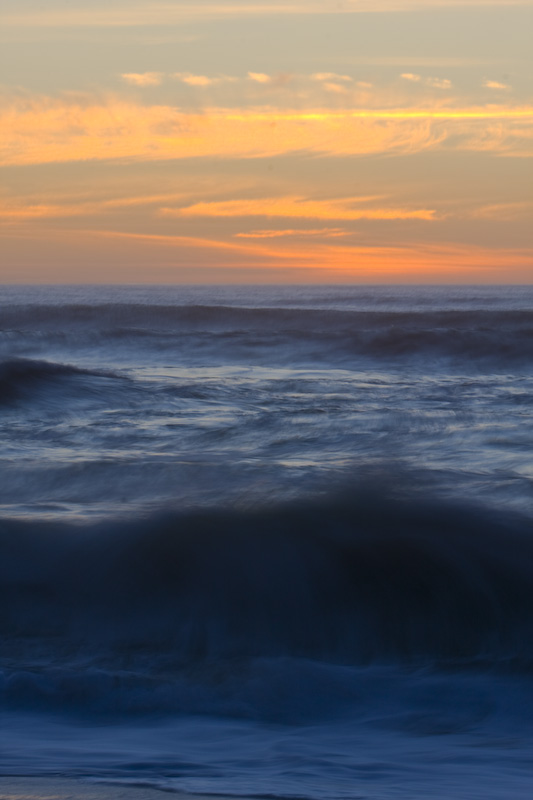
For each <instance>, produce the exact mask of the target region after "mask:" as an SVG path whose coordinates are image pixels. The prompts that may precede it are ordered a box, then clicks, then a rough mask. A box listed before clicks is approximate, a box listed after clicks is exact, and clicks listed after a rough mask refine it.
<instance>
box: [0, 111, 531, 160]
mask: <svg viewBox="0 0 533 800" xmlns="http://www.w3.org/2000/svg"><path fill="white" fill-rule="evenodd" d="M532 122H533V106H522V107H511V106H501V105H491V106H487V107H475V108H442V107H436V108H401V109H395V108H391V109H379V108H368V109H357V110H345V111H331V110H327V109H317V110H313V111H303V112H302V111H282V110H279V109H268V110H260V111H257V110H254V109H252V110H247V109H242V110H238V111H235V110H233V109H231V110H228V109H223V108H210V109H204V110H203V111H202V112H201V113H191V112H186V111H182V110H180V109H178V108H173V107H171V106H165V105H150V106H144V105H139V104H135V103H131V102H127V101H125V100H120V99H116V98H113V97H111V98H109V99H108V100H107V102H106V103H100V104H96V103H94V102H91V101H90V100H89V99H88V98H83V101H81V100H79V99H77V98H60V99H55V98H28V99H26V98H24V99H23V100H15V101H13V102H12V103H11V104H10V105H7V106H4V108H3V109H2V111H1V112H0V126H1V127H0V130H1V133H0V163H1V164H4V165H25V164H40V163H51V162H68V161H83V160H92V159H97V160H102V159H141V160H155V159H160V160H161V159H183V158H191V157H195V158H197V157H205V156H231V157H245V158H249V157H265V156H276V155H281V154H284V153H291V152H298V151H309V152H315V153H320V154H329V155H363V154H371V153H402V152H403V153H410V152H418V151H422V150H425V149H433V148H436V147H438V146H446V144H447V142H448V141H451V142H452V144H451V145H450V146H452V147H453V148H455V149H461V148H462V149H478V148H479V149H481V150H485V151H486V150H492V151H494V152H501V153H508V154H513V147H514V149H515V151H516V152H515V153H514V154H516V155H521V154H523V153H524V152H525V153H528V154H529V153H531V152H533V127H532V124H531V123H532ZM37 134H38V135H37Z"/></svg>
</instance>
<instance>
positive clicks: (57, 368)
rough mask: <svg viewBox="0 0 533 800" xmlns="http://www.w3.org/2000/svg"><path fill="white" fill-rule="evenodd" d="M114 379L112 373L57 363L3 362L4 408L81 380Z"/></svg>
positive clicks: (0, 386)
mask: <svg viewBox="0 0 533 800" xmlns="http://www.w3.org/2000/svg"><path fill="white" fill-rule="evenodd" d="M90 377H98V378H112V377H116V376H114V375H113V374H112V373H109V372H98V371H95V370H87V369H81V368H80V367H75V366H72V365H69V364H57V363H54V362H51V361H40V360H35V359H28V358H11V359H8V360H5V361H0V405H5V404H10V403H13V402H14V401H17V400H21V399H24V398H31V397H33V396H34V394H35V392H36V391H39V390H42V389H50V388H60V387H61V386H65V383H66V382H69V381H72V379H77V378H82V379H83V378H85V379H86V378H90Z"/></svg>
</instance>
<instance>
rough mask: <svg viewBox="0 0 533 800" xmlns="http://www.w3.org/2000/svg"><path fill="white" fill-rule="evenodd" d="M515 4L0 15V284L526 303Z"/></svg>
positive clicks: (521, 27)
mask: <svg viewBox="0 0 533 800" xmlns="http://www.w3.org/2000/svg"><path fill="white" fill-rule="evenodd" d="M532 30H533V0H528V1H527V2H526V1H525V0H490V1H489V0H485V1H484V2H481V0H469V1H468V0H467V1H466V2H458V0H339V1H338V2H337V1H336V0H327V2H326V0H287V1H286V2H284V3H282V2H278V0H272V2H269V1H268V0H227V1H226V0H194V2H193V0H183V2H179V1H176V0H174V2H172V0H169V1H168V2H157V0H156V2H147V1H146V0H145V2H143V1H142V0H128V2H126V1H125V0H107V2H103V1H102V0H47V2H46V3H43V2H42V0H2V4H1V9H0V229H1V237H2V242H1V245H0V282H3V283H26V282H33V283H106V282H109V283H169V284H170V283H192V284H198V283H200V284H201V283H465V284H473V283H489V284H490V283H518V284H520V283H532V282H533V225H532V222H533V48H532V47H531V31H532Z"/></svg>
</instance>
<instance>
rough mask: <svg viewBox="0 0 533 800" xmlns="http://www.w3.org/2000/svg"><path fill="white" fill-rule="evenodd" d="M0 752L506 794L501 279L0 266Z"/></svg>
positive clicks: (509, 537) (509, 729)
mask: <svg viewBox="0 0 533 800" xmlns="http://www.w3.org/2000/svg"><path fill="white" fill-rule="evenodd" d="M0 428H1V436H0V513H1V521H0V554H1V555H0V578H1V585H0V591H1V596H2V601H1V605H0V628H1V633H2V639H1V641H2V644H1V663H0V670H1V672H0V709H1V710H0V738H1V754H0V774H2V775H41V776H43V775H65V776H67V777H79V778H82V779H83V780H90V781H106V782H118V783H126V784H142V785H151V786H154V787H158V788H161V789H165V790H174V791H178V792H179V791H190V792H197V793H209V794H221V795H224V794H226V795H243V796H251V795H255V796H261V797H267V796H268V797H283V798H287V797H298V798H313V799H315V798H316V800H326V799H329V798H331V800H333V798H409V799H410V800H416V799H418V798H420V799H422V798H427V797H429V796H431V797H435V798H442V799H443V800H444V798H446V800H448V798H452V797H453V798H510V797H512V798H513V799H514V798H522V797H523V798H526V797H527V798H529V797H530V796H531V788H532V786H533V765H532V763H531V746H532V742H533V676H532V667H533V661H532V658H533V640H532V628H533V618H532V612H533V580H532V579H533V525H532V515H533V507H532V501H533V491H532V490H533V287H482V286H476V287H468V286H462V287H393V286H382V287H371V286H351V287H350V286H317V287H176V286H175V287H89V286H78V287H37V286H35V287H15V286H13V287H3V288H2V290H1V293H0Z"/></svg>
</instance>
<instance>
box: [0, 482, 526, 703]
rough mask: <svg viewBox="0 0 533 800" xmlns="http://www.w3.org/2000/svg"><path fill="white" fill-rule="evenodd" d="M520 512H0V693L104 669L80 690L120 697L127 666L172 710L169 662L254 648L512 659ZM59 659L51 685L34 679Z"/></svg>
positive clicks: (294, 653)
mask: <svg viewBox="0 0 533 800" xmlns="http://www.w3.org/2000/svg"><path fill="white" fill-rule="evenodd" d="M531 528H532V526H531V521H530V520H527V519H524V518H520V517H514V518H509V517H506V518H503V517H502V518H498V517H497V516H496V517H495V516H494V515H493V514H487V513H483V512H481V511H479V510H474V509H467V508H464V507H453V506H447V505H443V504H442V503H430V502H423V501H422V502H421V501H420V500H419V499H415V498H414V497H413V498H412V499H408V498H404V499H403V500H397V501H394V500H386V499H384V498H378V497H377V496H374V497H372V498H370V497H367V498H366V499H364V500H363V499H361V500H360V501H358V502H354V501H350V502H343V501H337V502H335V503H333V502H332V503H327V504H323V505H319V506H317V505H315V506H311V507H299V506H293V507H286V508H280V509H278V510H272V511H264V512H256V513H251V514H236V513H222V512H219V513H214V512H213V513H206V514H196V515H190V516H183V515H181V516H168V517H156V518H153V519H148V520H144V521H142V522H139V523H132V522H131V523H123V524H120V525H116V526H115V527H113V528H110V527H109V526H105V525H102V526H99V527H96V528H92V529H86V528H82V529H78V530H72V529H71V528H68V527H65V526H56V525H48V526H43V525H41V526H35V525H30V524H23V523H14V522H13V523H3V525H2V530H1V540H0V541H1V567H0V570H1V573H0V574H1V582H2V587H3V588H2V592H3V596H2V606H1V612H0V620H1V632H2V638H3V641H4V648H5V652H6V653H7V654H8V656H9V654H10V653H13V654H14V655H16V659H17V662H18V663H17V667H16V669H15V670H9V671H8V672H7V673H6V675H5V683H4V692H3V698H4V699H3V702H4V704H7V706H8V707H12V706H13V705H20V704H22V705H23V706H24V705H25V704H27V703H28V702H29V703H30V705H31V704H35V703H36V704H37V705H38V706H39V705H41V704H44V705H50V704H51V705H52V706H54V705H55V704H57V705H58V707H59V708H61V707H65V706H66V707H68V705H69V697H68V692H69V691H70V692H73V695H72V697H71V700H70V702H75V703H78V704H79V703H81V704H82V705H83V693H82V696H81V697H80V696H79V692H78V693H77V694H76V692H75V691H74V687H73V684H72V681H73V680H74V675H75V674H77V675H78V681H82V682H83V685H85V683H86V682H87V680H89V678H90V677H91V675H92V681H93V683H94V681H95V677H94V676H95V674H96V673H95V672H94V670H97V671H98V670H102V669H104V670H105V674H106V675H107V676H108V677H107V679H106V680H105V681H104V680H103V679H102V678H101V679H100V680H101V682H102V685H101V687H100V689H99V690H97V689H96V688H95V687H93V690H92V692H91V693H90V695H89V697H88V702H89V706H90V705H91V704H95V702H96V701H98V702H96V705H95V708H97V707H98V704H99V702H100V703H102V702H104V699H105V702H106V703H107V704H109V703H111V705H113V703H114V704H116V705H117V707H118V708H120V706H121V700H120V697H121V692H122V691H124V687H125V686H126V687H127V686H128V685H131V686H135V685H136V683H138V682H139V680H141V679H140V675H141V674H142V676H143V677H142V680H141V683H142V682H144V683H146V681H148V682H151V683H152V684H153V687H154V690H155V689H158V691H159V694H158V692H157V691H156V692H155V694H154V701H153V702H154V707H155V708H158V707H159V706H160V703H161V691H162V690H161V687H162V686H164V687H165V692H164V697H165V704H166V708H167V710H168V711H176V710H188V711H190V710H191V707H192V709H194V697H193V696H192V697H189V699H187V698H185V699H184V697H183V688H182V687H181V684H180V681H181V680H183V679H184V675H189V677H190V676H191V675H193V674H195V673H196V674H197V675H201V674H202V670H204V671H205V670H206V669H211V670H212V669H213V665H216V664H218V665H219V668H220V669H221V670H227V669H228V666H226V667H224V664H226V665H231V664H236V663H238V664H241V667H240V669H241V670H242V669H243V664H244V663H246V662H247V661H250V660H252V661H253V660H254V659H255V660H257V659H265V658H267V659H272V658H278V659H279V658H297V659H307V660H311V661H315V662H320V663H322V664H328V663H329V664H332V665H337V666H339V665H344V666H346V667H347V666H352V667H353V666H359V667H360V666H363V665H367V666H368V665H369V664H371V663H374V664H376V663H379V664H389V665H396V666H398V665H400V664H403V665H404V666H410V668H413V666H416V667H418V668H419V667H420V666H421V665H426V666H431V667H432V668H437V669H448V670H449V669H450V668H452V667H453V668H456V669H457V668H460V667H461V666H463V667H465V666H469V665H470V668H471V667H472V665H474V664H477V665H478V668H480V667H482V666H483V664H491V665H492V668H493V669H494V668H499V669H500V671H501V670H503V671H505V670H507V669H508V668H509V666H510V665H514V668H515V669H517V668H520V669H525V670H526V671H529V669H530V664H531V658H532V657H533V639H532V633H533V539H532V537H531ZM43 663H45V664H46V665H47V667H46V668H45V669H44V670H43V669H42V664H43ZM59 663H61V664H62V666H63V673H62V679H63V680H64V681H65V687H66V689H65V691H66V694H64V693H63V692H61V691H59V690H58V687H57V686H56V689H55V691H51V690H50V688H49V687H48V689H47V680H51V679H52V678H53V676H54V674H55V673H54V670H56V671H57V667H54V666H53V665H55V664H59ZM82 664H83V665H84V666H83V667H81V665H82ZM202 665H203V666H202ZM69 668H70V669H71V675H70V683H69V679H68V674H69ZM232 669H233V668H232ZM24 670H26V672H24ZM74 670H75V671H74ZM191 670H192V672H191ZM21 671H22V673H23V674H22V677H21ZM24 674H26V678H24ZM31 675H33V676H34V677H33V679H31V678H30V677H29V676H31ZM113 675H114V676H115V679H116V684H115V687H116V691H115V689H113V688H112V687H113V680H115V679H113V678H112V676H113ZM39 676H40V678H39ZM56 680H57V675H56ZM110 681H111V683H110ZM39 685H41V689H39ZM98 685H99V684H98V682H97V683H96V687H97V686H98ZM69 686H70V689H69V688H68V687H69ZM176 686H178V688H179V689H180V690H179V691H178V689H176ZM173 687H174V694H173V692H172V688H173ZM137 688H138V687H137ZM94 691H97V694H98V691H102V692H103V693H104V695H105V698H102V697H100V698H98V697H96V698H95V696H94ZM186 694H187V693H186V692H185V695H186ZM144 702H147V701H146V699H145V700H144ZM180 703H181V707H180ZM149 708H152V707H151V706H149ZM152 710H154V708H152ZM159 710H162V709H161V708H159Z"/></svg>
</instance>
